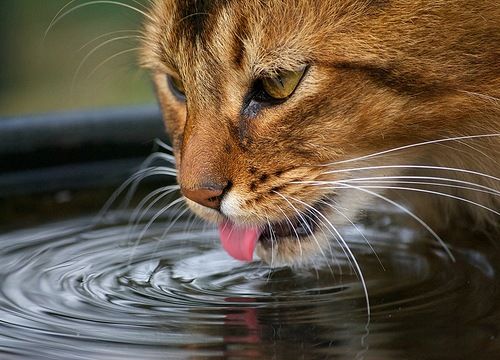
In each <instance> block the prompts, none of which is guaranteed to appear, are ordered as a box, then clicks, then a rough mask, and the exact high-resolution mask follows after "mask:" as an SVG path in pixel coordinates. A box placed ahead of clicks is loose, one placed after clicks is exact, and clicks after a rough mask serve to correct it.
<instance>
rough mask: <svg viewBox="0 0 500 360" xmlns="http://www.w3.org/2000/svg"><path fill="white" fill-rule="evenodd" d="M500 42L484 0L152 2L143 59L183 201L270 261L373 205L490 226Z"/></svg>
mask: <svg viewBox="0 0 500 360" xmlns="http://www.w3.org/2000/svg"><path fill="white" fill-rule="evenodd" d="M499 45H500V6H499V3H498V1H495V0H481V1H475V2H471V1H466V0H448V1H435V0H422V1H414V0H324V1H316V0H267V1H264V0H211V1H204V0H182V1H181V0H155V1H153V2H152V5H151V8H150V10H149V12H148V14H147V20H146V23H145V26H144V41H143V44H142V50H141V62H142V64H143V65H144V66H145V67H146V68H148V69H151V72H152V77H153V80H154V84H155V87H156V90H157V97H158V100H159V103H160V106H161V109H162V113H163V116H164V123H165V126H166V129H167V132H168V133H169V134H170V137H171V141H172V145H173V149H174V155H175V159H176V167H177V169H178V175H177V176H178V182H179V185H180V187H181V192H182V194H183V195H184V198H185V201H186V202H187V204H188V205H189V207H190V208H191V210H192V211H193V212H194V213H196V214H197V215H198V216H200V217H201V218H203V219H206V220H207V221H210V222H214V223H217V224H218V225H219V231H220V237H221V241H222V244H223V246H224V248H225V249H226V251H227V252H228V253H229V254H230V255H232V256H233V257H235V258H237V259H240V260H251V259H252V257H253V253H254V251H255V252H256V253H257V255H258V256H259V257H260V258H261V259H263V260H264V261H266V262H268V263H271V265H273V266H280V265H301V264H307V263H310V262H311V261H313V260H314V259H315V258H316V257H318V256H322V254H323V255H324V253H325V252H326V251H327V249H328V248H329V246H330V243H331V242H332V241H335V239H336V240H337V241H340V242H341V244H344V245H346V244H345V243H344V240H343V238H342V235H341V234H340V233H339V232H338V230H337V228H338V226H341V225H346V224H351V223H352V222H353V221H355V219H357V218H358V217H359V216H360V214H362V213H363V210H364V209H366V208H367V207H369V206H370V204H372V203H373V202H377V201H378V202H382V203H386V204H389V205H390V206H394V207H396V208H398V209H400V210H401V211H403V212H405V213H406V214H407V216H408V218H409V219H410V220H411V221H414V222H416V223H417V224H419V225H420V226H422V227H423V228H424V229H425V230H426V231H429V232H430V233H431V234H432V236H434V237H435V238H436V240H437V241H439V242H441V243H442V245H443V246H444V247H445V250H446V251H448V252H449V250H448V249H447V248H446V245H445V244H444V241H443V240H442V238H441V237H440V235H439V234H442V233H443V232H444V233H446V231H447V229H449V228H450V227H454V228H456V226H457V224H459V223H461V222H462V221H464V219H469V221H470V222H469V223H468V224H469V225H467V226H468V227H470V228H472V227H477V228H479V229H482V230H484V231H485V232H487V233H488V234H489V236H490V237H492V238H497V237H498V233H499V231H498V229H499V218H500V217H499V215H500V213H499V211H500V206H499V195H500V178H499V177H500V170H499V159H500V138H499V129H500V102H499V93H500V46H499ZM346 247H347V245H346ZM449 255H450V256H453V255H452V253H451V252H449Z"/></svg>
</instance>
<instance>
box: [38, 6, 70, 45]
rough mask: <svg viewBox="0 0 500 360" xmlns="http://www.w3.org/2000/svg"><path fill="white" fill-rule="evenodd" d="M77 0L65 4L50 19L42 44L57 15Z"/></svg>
mask: <svg viewBox="0 0 500 360" xmlns="http://www.w3.org/2000/svg"><path fill="white" fill-rule="evenodd" d="M76 1H77V0H71V1H69V2H68V3H67V4H65V5H64V6H63V7H62V8H61V9H60V10H59V11H58V12H57V13H56V15H55V16H54V17H53V18H52V20H51V21H50V23H49V25H48V26H47V29H45V32H44V33H43V40H42V42H45V40H46V39H47V35H48V33H49V32H50V30H51V29H52V28H53V27H54V25H55V21H56V19H57V18H58V17H59V15H60V14H61V13H62V12H63V11H64V10H65V9H67V8H68V7H69V6H71V4H73V3H74V2H76Z"/></svg>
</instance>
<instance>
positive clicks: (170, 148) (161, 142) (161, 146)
mask: <svg viewBox="0 0 500 360" xmlns="http://www.w3.org/2000/svg"><path fill="white" fill-rule="evenodd" d="M155 144H156V145H157V146H159V147H160V148H162V149H164V150H167V151H169V152H170V153H171V154H173V153H174V148H173V147H172V146H170V145H168V144H166V143H164V142H163V141H161V140H160V139H158V138H157V139H155ZM172 159H173V160H174V162H175V157H173V156H172Z"/></svg>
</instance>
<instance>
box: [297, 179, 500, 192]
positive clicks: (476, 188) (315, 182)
mask: <svg viewBox="0 0 500 360" xmlns="http://www.w3.org/2000/svg"><path fill="white" fill-rule="evenodd" d="M391 179H393V180H391ZM400 179H408V180H412V179H414V180H437V181H447V182H451V183H458V184H465V185H470V187H469V186H458V185H452V184H447V183H441V182H417V181H403V180H400ZM394 180H396V181H394ZM370 181H373V182H382V183H383V182H387V183H395V182H397V183H405V182H407V183H415V184H426V185H441V186H449V187H453V188H458V189H467V190H474V191H479V192H484V193H488V194H491V195H500V190H496V189H494V188H491V187H488V186H484V185H481V184H477V183H475V182H470V181H465V180H459V179H452V178H445V177H438V176H410V175H396V176H369V177H361V178H351V179H341V180H332V181H328V180H309V181H294V182H291V183H295V184H310V185H322V184H342V183H344V182H370Z"/></svg>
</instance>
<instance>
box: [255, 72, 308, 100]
mask: <svg viewBox="0 0 500 360" xmlns="http://www.w3.org/2000/svg"><path fill="white" fill-rule="evenodd" d="M305 71H306V66H302V67H301V68H300V69H298V70H296V71H288V70H284V71H280V72H278V73H277V74H276V75H275V76H273V77H266V78H263V79H261V82H262V89H263V90H264V91H265V92H266V94H267V95H269V96H270V97H271V98H273V99H276V100H284V99H286V98H288V97H289V96H290V95H292V93H293V92H294V90H295V89H296V88H297V85H299V82H300V80H301V79H302V77H303V76H304V73H305Z"/></svg>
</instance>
